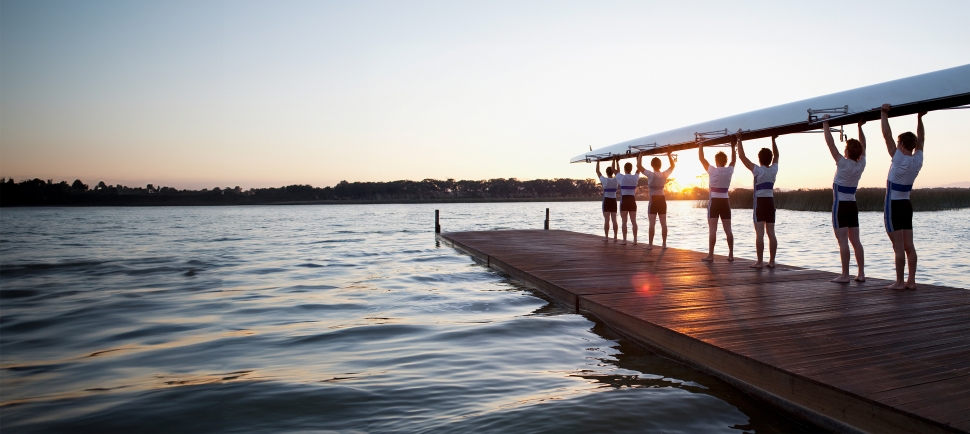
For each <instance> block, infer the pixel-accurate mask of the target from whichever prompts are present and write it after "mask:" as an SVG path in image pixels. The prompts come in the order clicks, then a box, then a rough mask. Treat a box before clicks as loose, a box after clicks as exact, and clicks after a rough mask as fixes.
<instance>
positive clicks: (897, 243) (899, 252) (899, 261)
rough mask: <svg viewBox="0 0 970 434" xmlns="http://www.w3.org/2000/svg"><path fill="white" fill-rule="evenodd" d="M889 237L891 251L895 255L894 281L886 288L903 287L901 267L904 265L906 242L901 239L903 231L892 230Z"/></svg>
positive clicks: (904, 286)
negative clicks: (891, 246)
mask: <svg viewBox="0 0 970 434" xmlns="http://www.w3.org/2000/svg"><path fill="white" fill-rule="evenodd" d="M889 239H890V240H891V241H892V242H893V253H894V254H895V256H896V282H895V283H893V284H892V285H889V286H887V287H886V288H888V289H904V288H906V285H905V284H904V283H903V271H904V270H903V268H904V267H905V266H906V244H905V242H904V241H903V231H892V232H890V233H889Z"/></svg>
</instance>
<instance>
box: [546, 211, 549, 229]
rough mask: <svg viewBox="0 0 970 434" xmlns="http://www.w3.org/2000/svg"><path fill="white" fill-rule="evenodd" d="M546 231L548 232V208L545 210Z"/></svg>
mask: <svg viewBox="0 0 970 434" xmlns="http://www.w3.org/2000/svg"><path fill="white" fill-rule="evenodd" d="M546 230H547V231H548V230H549V208H546Z"/></svg>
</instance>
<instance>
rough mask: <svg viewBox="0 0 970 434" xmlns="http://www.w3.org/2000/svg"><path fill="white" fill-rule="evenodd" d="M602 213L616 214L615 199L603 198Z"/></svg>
mask: <svg viewBox="0 0 970 434" xmlns="http://www.w3.org/2000/svg"><path fill="white" fill-rule="evenodd" d="M603 212H616V198H615V197H604V198H603Z"/></svg>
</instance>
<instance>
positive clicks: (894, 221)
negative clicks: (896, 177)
mask: <svg viewBox="0 0 970 434" xmlns="http://www.w3.org/2000/svg"><path fill="white" fill-rule="evenodd" d="M884 218H885V220H886V232H894V231H899V230H903V229H909V230H913V204H912V202H910V201H909V199H901V200H890V201H886V211H885V215H884Z"/></svg>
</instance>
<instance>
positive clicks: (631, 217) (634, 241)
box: [624, 211, 637, 246]
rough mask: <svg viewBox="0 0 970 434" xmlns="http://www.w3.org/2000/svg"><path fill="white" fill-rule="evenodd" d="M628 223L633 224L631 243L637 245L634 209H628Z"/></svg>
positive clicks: (635, 213)
mask: <svg viewBox="0 0 970 434" xmlns="http://www.w3.org/2000/svg"><path fill="white" fill-rule="evenodd" d="M630 224H631V225H632V226H633V245H634V246H635V245H637V212H636V211H630ZM624 234H625V233H624Z"/></svg>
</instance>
